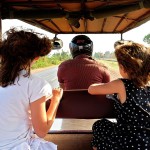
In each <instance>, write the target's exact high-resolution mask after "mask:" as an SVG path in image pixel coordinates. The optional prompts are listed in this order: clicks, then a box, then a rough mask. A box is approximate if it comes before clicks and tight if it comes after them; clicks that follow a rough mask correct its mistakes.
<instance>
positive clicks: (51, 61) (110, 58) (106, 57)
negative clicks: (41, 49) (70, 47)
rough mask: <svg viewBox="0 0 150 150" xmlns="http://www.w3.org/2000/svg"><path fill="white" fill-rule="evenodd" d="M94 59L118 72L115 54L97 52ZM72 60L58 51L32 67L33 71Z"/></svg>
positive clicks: (65, 53)
mask: <svg viewBox="0 0 150 150" xmlns="http://www.w3.org/2000/svg"><path fill="white" fill-rule="evenodd" d="M93 57H94V59H96V60H97V61H99V62H100V63H103V64H104V65H105V66H107V67H108V68H110V69H113V70H118V64H117V62H116V60H115V58H114V54H113V53H110V52H105V54H102V53H99V52H97V53H95V54H94V56H93ZM70 58H72V57H71V55H70V53H68V52H65V51H63V50H62V51H61V52H60V51H57V52H56V53H54V54H53V55H48V56H45V57H41V58H40V59H39V60H37V61H36V62H35V63H34V64H33V65H32V70H34V69H39V68H44V67H50V66H54V65H59V64H60V63H61V62H63V61H65V60H68V59H70Z"/></svg>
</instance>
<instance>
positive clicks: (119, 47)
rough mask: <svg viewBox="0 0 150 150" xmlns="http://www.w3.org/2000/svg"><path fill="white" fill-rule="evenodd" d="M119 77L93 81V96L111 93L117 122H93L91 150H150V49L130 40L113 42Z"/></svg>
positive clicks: (90, 89) (90, 91) (104, 120)
mask: <svg viewBox="0 0 150 150" xmlns="http://www.w3.org/2000/svg"><path fill="white" fill-rule="evenodd" d="M115 55H116V58H117V61H118V64H119V70H120V74H121V76H122V78H120V79H117V80H114V81H111V82H109V83H107V84H93V85H91V86H90V87H89V89H88V91H89V93H90V94H92V95H97V94H111V95H108V98H110V99H112V100H113V102H114V109H115V113H116V120H117V122H115V123H114V122H111V121H109V120H107V119H102V120H98V121H97V122H95V123H94V125H93V128H92V129H93V140H92V147H93V149H94V150H105V149H106V150H149V149H150V84H149V82H150V49H149V48H146V47H145V46H143V45H141V44H138V43H135V42H132V41H118V42H116V43H115Z"/></svg>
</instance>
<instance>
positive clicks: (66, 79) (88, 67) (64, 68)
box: [57, 54, 110, 90]
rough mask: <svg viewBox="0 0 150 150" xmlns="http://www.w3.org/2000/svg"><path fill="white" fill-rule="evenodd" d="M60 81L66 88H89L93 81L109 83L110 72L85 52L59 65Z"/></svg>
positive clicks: (58, 74)
mask: <svg viewBox="0 0 150 150" xmlns="http://www.w3.org/2000/svg"><path fill="white" fill-rule="evenodd" d="M57 76H58V81H59V83H63V84H64V87H65V88H64V89H65V90H70V89H87V88H88V87H89V86H90V85H91V84H93V83H107V82H109V81H110V74H109V71H108V70H107V68H106V67H105V66H104V65H102V64H100V63H98V62H97V61H95V60H93V59H92V58H91V57H90V56H87V55H85V54H82V55H79V56H76V57H75V58H74V59H69V60H67V61H64V62H62V63H61V64H60V65H59V67H58V73H57Z"/></svg>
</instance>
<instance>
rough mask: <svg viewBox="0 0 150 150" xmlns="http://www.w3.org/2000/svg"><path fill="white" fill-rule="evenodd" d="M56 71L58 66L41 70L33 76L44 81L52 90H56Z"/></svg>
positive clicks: (57, 84)
mask: <svg viewBox="0 0 150 150" xmlns="http://www.w3.org/2000/svg"><path fill="white" fill-rule="evenodd" d="M57 70H58V66H54V67H51V68H47V69H45V70H41V71H39V72H35V74H36V75H37V76H39V77H41V78H43V79H45V80H47V81H48V82H49V83H50V84H51V86H52V88H56V87H58V86H59V83H58V79H57Z"/></svg>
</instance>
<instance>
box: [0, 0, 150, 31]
mask: <svg viewBox="0 0 150 150" xmlns="http://www.w3.org/2000/svg"><path fill="white" fill-rule="evenodd" d="M0 4H1V18H2V19H19V20H22V21H24V22H26V23H29V24H31V25H34V26H37V27H39V28H42V29H44V30H46V31H48V32H51V33H54V34H75V33H76V34H78V33H80V34H81V33H85V34H90V33H92V34H96V33H97V34H100V33H103V34H107V33H124V32H126V31H129V30H131V29H133V28H135V27H137V26H139V25H141V24H143V23H145V22H147V21H148V20H149V19H150V1H149V0H2V1H1V2H0Z"/></svg>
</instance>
